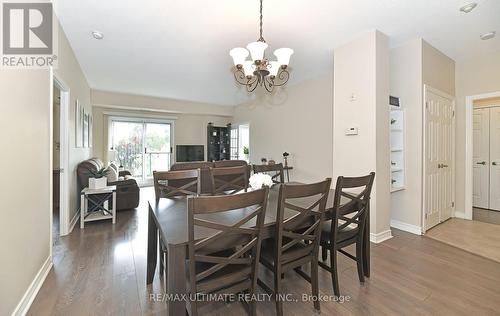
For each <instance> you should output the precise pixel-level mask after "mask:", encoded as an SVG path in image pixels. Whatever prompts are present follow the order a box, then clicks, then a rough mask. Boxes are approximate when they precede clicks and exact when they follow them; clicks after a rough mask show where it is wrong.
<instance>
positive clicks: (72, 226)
mask: <svg viewBox="0 0 500 316" xmlns="http://www.w3.org/2000/svg"><path fill="white" fill-rule="evenodd" d="M79 218H80V210H78V211H76V213H75V216H73V218H72V219H71V222H69V231H68V234H69V233H71V232H72V231H73V228H75V225H76V223H77V222H78V219H79Z"/></svg>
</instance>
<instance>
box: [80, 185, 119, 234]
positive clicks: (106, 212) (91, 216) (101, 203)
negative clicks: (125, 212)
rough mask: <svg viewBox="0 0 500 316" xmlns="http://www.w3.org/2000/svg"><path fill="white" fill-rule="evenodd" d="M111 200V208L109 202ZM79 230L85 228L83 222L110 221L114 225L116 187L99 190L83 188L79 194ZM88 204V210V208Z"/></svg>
mask: <svg viewBox="0 0 500 316" xmlns="http://www.w3.org/2000/svg"><path fill="white" fill-rule="evenodd" d="M110 200H112V203H111V205H112V208H111V209H110V207H109V201H110ZM80 201H81V202H80V228H84V227H85V222H92V221H99V220H103V219H111V220H112V222H113V224H115V223H116V185H112V186H107V187H104V188H101V189H89V188H85V189H83V190H82V192H81V194H80ZM89 202H91V203H90V208H89Z"/></svg>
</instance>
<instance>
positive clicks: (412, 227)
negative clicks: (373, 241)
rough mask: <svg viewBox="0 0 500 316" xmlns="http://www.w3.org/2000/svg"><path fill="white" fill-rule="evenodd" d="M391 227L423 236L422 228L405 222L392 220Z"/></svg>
mask: <svg viewBox="0 0 500 316" xmlns="http://www.w3.org/2000/svg"><path fill="white" fill-rule="evenodd" d="M391 227H394V228H396V229H400V230H403V231H405V232H408V233H412V234H415V235H422V227H420V226H416V225H412V224H407V223H405V222H400V221H396V220H391Z"/></svg>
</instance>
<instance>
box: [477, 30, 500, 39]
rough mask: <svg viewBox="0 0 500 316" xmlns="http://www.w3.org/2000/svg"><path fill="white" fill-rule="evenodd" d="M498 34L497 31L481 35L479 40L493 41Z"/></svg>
mask: <svg viewBox="0 0 500 316" xmlns="http://www.w3.org/2000/svg"><path fill="white" fill-rule="evenodd" d="M496 34H497V32H495V31H493V32H488V33H484V34H481V35H480V36H479V38H481V39H482V40H483V41H485V40H489V39H492V38H493V37H495V35H496Z"/></svg>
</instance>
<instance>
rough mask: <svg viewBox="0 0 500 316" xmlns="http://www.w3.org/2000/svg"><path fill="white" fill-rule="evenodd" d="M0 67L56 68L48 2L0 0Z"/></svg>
mask: <svg viewBox="0 0 500 316" xmlns="http://www.w3.org/2000/svg"><path fill="white" fill-rule="evenodd" d="M1 24H2V25H1V27H2V30H1V35H2V41H1V43H2V49H1V52H2V56H1V63H0V65H1V67H2V68H14V69H23V68H24V69H25V68H29V69H33V68H48V67H57V54H56V53H57V52H56V49H57V42H56V39H57V21H56V20H55V17H54V13H53V6H52V3H51V2H2V23H1Z"/></svg>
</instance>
